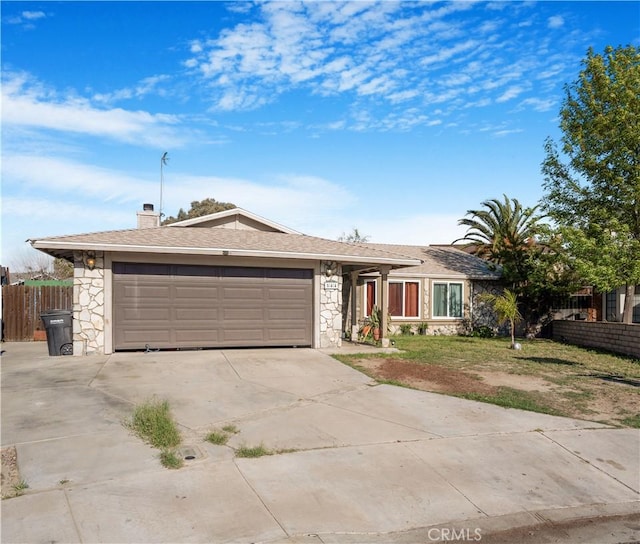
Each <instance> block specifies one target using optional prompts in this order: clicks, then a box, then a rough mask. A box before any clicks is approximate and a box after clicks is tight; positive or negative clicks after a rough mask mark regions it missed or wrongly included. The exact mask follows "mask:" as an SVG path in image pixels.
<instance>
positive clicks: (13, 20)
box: [3, 6, 47, 29]
mask: <svg viewBox="0 0 640 544" xmlns="http://www.w3.org/2000/svg"><path fill="white" fill-rule="evenodd" d="M3 9H5V10H6V6H5V7H4V8H3ZM46 16H47V14H46V13H45V12H44V11H23V12H21V13H20V14H19V15H13V16H9V17H5V18H3V22H4V23H8V24H10V25H23V27H24V28H25V29H33V28H35V26H34V24H33V22H34V21H37V20H39V19H44V18H45V17H46Z"/></svg>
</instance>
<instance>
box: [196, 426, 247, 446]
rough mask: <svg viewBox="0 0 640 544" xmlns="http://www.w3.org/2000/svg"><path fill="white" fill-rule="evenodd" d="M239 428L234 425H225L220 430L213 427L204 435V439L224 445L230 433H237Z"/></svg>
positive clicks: (217, 444)
mask: <svg viewBox="0 0 640 544" xmlns="http://www.w3.org/2000/svg"><path fill="white" fill-rule="evenodd" d="M239 432H240V430H239V429H238V427H236V426H235V425H225V426H224V427H222V430H221V431H218V430H216V429H214V430H213V431H211V432H210V433H209V434H208V435H207V436H206V437H205V441H207V442H211V443H212V444H215V445H216V446H224V445H225V444H226V443H227V442H228V441H229V438H231V435H232V434H238V433H239Z"/></svg>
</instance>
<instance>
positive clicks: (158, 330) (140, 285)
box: [113, 263, 313, 349]
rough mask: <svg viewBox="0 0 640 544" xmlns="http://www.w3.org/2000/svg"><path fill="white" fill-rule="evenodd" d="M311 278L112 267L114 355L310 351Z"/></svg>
mask: <svg viewBox="0 0 640 544" xmlns="http://www.w3.org/2000/svg"><path fill="white" fill-rule="evenodd" d="M312 279H313V271H312V270H305V269H285V268H249V267H213V266H186V265H185V266H183V265H168V264H167V265H165V264H132V263H114V264H113V293H114V301H113V302H114V328H113V330H114V346H115V349H142V348H145V346H147V345H149V346H150V347H153V348H198V347H248V346H310V345H311V341H312V315H313V313H312V304H313V282H312Z"/></svg>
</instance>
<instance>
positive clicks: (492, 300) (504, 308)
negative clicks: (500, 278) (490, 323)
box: [479, 289, 522, 348]
mask: <svg viewBox="0 0 640 544" xmlns="http://www.w3.org/2000/svg"><path fill="white" fill-rule="evenodd" d="M479 298H480V300H481V301H483V302H488V303H489V304H491V305H492V306H493V310H494V311H495V312H496V315H497V316H498V323H499V324H500V325H502V324H503V323H506V322H507V321H508V322H509V325H510V327H511V348H514V347H515V345H516V323H519V322H520V321H522V315H521V314H520V311H519V310H518V297H517V295H516V294H515V293H513V292H512V291H509V289H505V290H504V292H503V293H502V294H501V295H493V294H490V293H484V294H482V295H480V297H479Z"/></svg>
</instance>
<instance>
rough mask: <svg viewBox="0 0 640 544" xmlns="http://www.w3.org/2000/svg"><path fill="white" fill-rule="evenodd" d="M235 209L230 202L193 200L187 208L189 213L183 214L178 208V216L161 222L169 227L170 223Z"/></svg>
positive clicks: (208, 199) (210, 199)
mask: <svg viewBox="0 0 640 544" xmlns="http://www.w3.org/2000/svg"><path fill="white" fill-rule="evenodd" d="M236 207H237V206H236V205H235V204H231V203H230V202H218V201H217V200H215V199H213V198H205V199H204V200H194V201H193V202H191V208H189V211H186V212H185V211H184V210H183V209H182V208H180V210H179V211H178V214H177V215H176V216H175V217H174V216H169V217H167V218H166V219H165V220H164V221H162V224H163V225H170V224H171V223H176V222H177V221H184V220H186V219H193V218H195V217H202V216H203V215H209V214H212V213H218V212H223V211H225V210H231V209H233V208H236Z"/></svg>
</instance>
